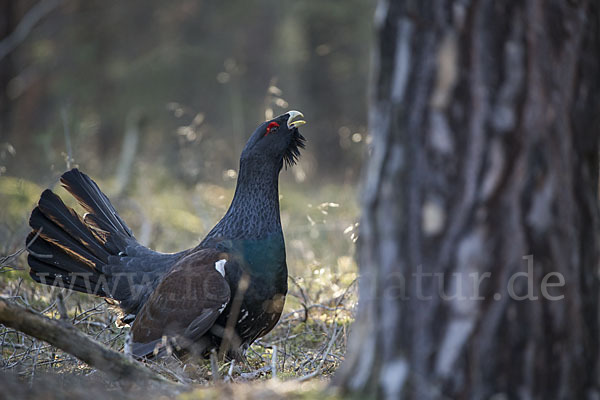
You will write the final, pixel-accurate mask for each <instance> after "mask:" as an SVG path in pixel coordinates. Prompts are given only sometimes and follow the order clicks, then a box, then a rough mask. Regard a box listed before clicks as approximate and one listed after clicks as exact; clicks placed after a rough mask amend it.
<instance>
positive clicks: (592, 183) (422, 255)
mask: <svg viewBox="0 0 600 400" xmlns="http://www.w3.org/2000/svg"><path fill="white" fill-rule="evenodd" d="M598 7H599V5H598V3H597V2H596V1H591V0H590V1H566V0H527V1H522V0H513V1H494V0H463V1H458V0H456V1H450V0H446V1H433V0H429V1H421V0H413V1H410V0H405V1H391V0H380V1H379V3H378V7H377V10H376V15H375V26H376V33H377V39H376V46H375V52H374V57H373V58H374V63H373V76H372V81H371V95H370V115H369V125H370V132H371V134H372V137H373V141H372V149H371V154H370V157H369V161H368V166H367V170H366V173H365V178H364V199H363V206H362V207H363V208H362V210H363V216H362V222H361V236H360V241H359V264H360V269H361V281H360V301H359V307H358V313H357V320H356V323H355V324H354V326H353V332H352V336H351V338H350V342H349V350H348V354H347V356H346V361H345V363H344V365H343V367H342V369H341V370H340V371H339V373H338V375H337V377H336V381H335V382H337V384H338V385H340V386H341V387H342V388H343V389H344V390H346V391H348V392H354V393H356V394H370V395H375V396H376V397H385V398H406V399H419V400H423V399H439V398H452V399H487V398H491V397H492V396H494V395H497V396H500V397H498V398H510V399H512V398H518V399H575V398H577V399H585V398H598V396H600V391H599V375H598V374H599V369H598V360H599V349H600V347H599V314H598V312H599V309H598V295H599V292H598V289H599V280H598V256H599V249H598V239H599V236H598V227H599V224H598V223H599V213H598V211H599V210H598V199H597V181H598V180H597V179H598V136H599V132H600V74H599V71H600V40H599V37H600V33H599V32H600V31H599V27H600V24H599V11H598ZM560 277H562V283H563V284H561V278H560Z"/></svg>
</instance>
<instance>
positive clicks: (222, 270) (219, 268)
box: [215, 259, 227, 278]
mask: <svg viewBox="0 0 600 400" xmlns="http://www.w3.org/2000/svg"><path fill="white" fill-rule="evenodd" d="M225 263H227V260H225V259H222V260H219V261H217V262H216V263H215V269H216V270H217V271H218V272H219V273H220V274H221V275H223V278H225Z"/></svg>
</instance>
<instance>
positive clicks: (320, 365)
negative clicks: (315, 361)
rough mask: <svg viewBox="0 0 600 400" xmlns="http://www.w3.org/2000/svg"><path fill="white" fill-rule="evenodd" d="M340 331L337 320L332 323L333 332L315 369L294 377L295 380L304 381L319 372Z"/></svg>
mask: <svg viewBox="0 0 600 400" xmlns="http://www.w3.org/2000/svg"><path fill="white" fill-rule="evenodd" d="M340 332H341V329H340V330H339V331H338V330H337V322H336V323H335V324H334V327H333V334H332V335H331V340H329V344H328V345H327V350H326V351H325V355H324V356H323V357H322V358H321V361H320V362H319V365H318V366H317V369H315V370H314V371H313V372H311V373H310V374H308V375H304V376H301V377H300V378H298V379H296V381H297V382H304V381H306V380H309V379H311V378H314V377H315V376H317V375H319V374H320V373H321V368H323V364H325V360H326V359H327V357H329V353H330V352H331V348H332V347H333V344H334V343H335V341H336V339H337V337H338V335H339V333H340Z"/></svg>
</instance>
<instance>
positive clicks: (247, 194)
mask: <svg viewBox="0 0 600 400" xmlns="http://www.w3.org/2000/svg"><path fill="white" fill-rule="evenodd" d="M270 167H271V166H267V167H264V168H258V167H257V166H256V165H245V164H244V162H242V163H241V164H240V172H239V175H238V180H237V186H236V188H235V195H234V196H233V200H232V201H231V205H230V206H229V209H228V210H227V213H226V214H225V216H224V217H223V218H222V219H221V221H219V223H218V224H217V225H216V226H215V227H214V228H213V229H212V230H211V232H210V233H209V234H208V235H207V237H206V238H205V239H204V240H203V243H206V242H207V241H209V240H210V239H219V238H224V239H262V238H265V237H267V236H269V235H271V234H273V233H277V232H281V219H280V216H279V185H278V177H279V169H277V168H272V167H271V168H270Z"/></svg>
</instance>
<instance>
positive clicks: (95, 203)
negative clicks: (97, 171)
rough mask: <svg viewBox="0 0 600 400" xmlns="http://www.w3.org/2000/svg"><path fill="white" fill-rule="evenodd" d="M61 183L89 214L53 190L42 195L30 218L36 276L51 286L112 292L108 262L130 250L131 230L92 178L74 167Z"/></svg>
mask: <svg viewBox="0 0 600 400" xmlns="http://www.w3.org/2000/svg"><path fill="white" fill-rule="evenodd" d="M61 181H62V183H63V185H64V186H65V188H66V189H67V190H68V191H69V192H70V193H71V194H73V196H75V197H76V198H77V200H78V201H79V203H80V204H81V205H82V207H83V208H84V209H86V211H88V214H86V216H85V217H84V218H83V219H82V218H81V217H80V216H79V215H78V214H77V213H76V212H75V211H74V210H73V209H72V208H69V207H67V206H66V205H65V204H64V203H63V201H62V200H61V199H60V197H58V196H57V195H55V194H54V193H52V192H51V191H50V190H45V191H44V192H43V193H42V196H41V198H40V201H39V203H38V206H37V207H36V208H35V209H34V210H33V212H32V213H31V218H30V219H29V225H30V226H31V227H32V228H33V232H31V233H30V235H29V236H28V238H27V243H28V244H29V247H28V249H29V256H28V258H27V260H28V262H29V266H30V267H31V271H30V275H31V277H32V278H33V279H34V280H36V281H38V282H41V283H45V284H47V285H53V286H60V287H66V288H69V289H73V290H77V291H80V292H84V293H90V294H96V295H100V296H108V295H109V294H108V293H106V292H105V291H104V289H103V287H102V284H101V283H102V281H103V278H104V277H103V276H102V275H103V273H102V272H103V266H104V265H106V264H107V263H108V262H109V260H108V259H109V257H110V256H111V255H117V254H118V253H119V252H120V251H123V250H124V248H125V245H126V241H127V238H133V236H132V234H131V230H130V229H129V228H128V227H127V225H126V224H125V222H123V220H122V219H121V218H120V217H119V216H118V215H117V212H116V210H115V209H114V207H113V206H112V204H111V203H110V201H109V200H108V198H107V197H106V196H105V195H104V194H103V193H102V192H101V191H100V189H99V188H98V186H97V185H96V183H95V182H94V181H92V180H91V179H90V178H89V177H88V176H86V175H84V174H82V173H81V172H79V171H78V170H77V169H74V170H71V171H69V172H67V173H65V174H64V175H63V176H62V177H61ZM38 233H39V236H38V237H37V238H35V236H36V235H37V234H38ZM34 238H35V240H33V239H34ZM32 240H33V241H32ZM104 283H106V282H104Z"/></svg>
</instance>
